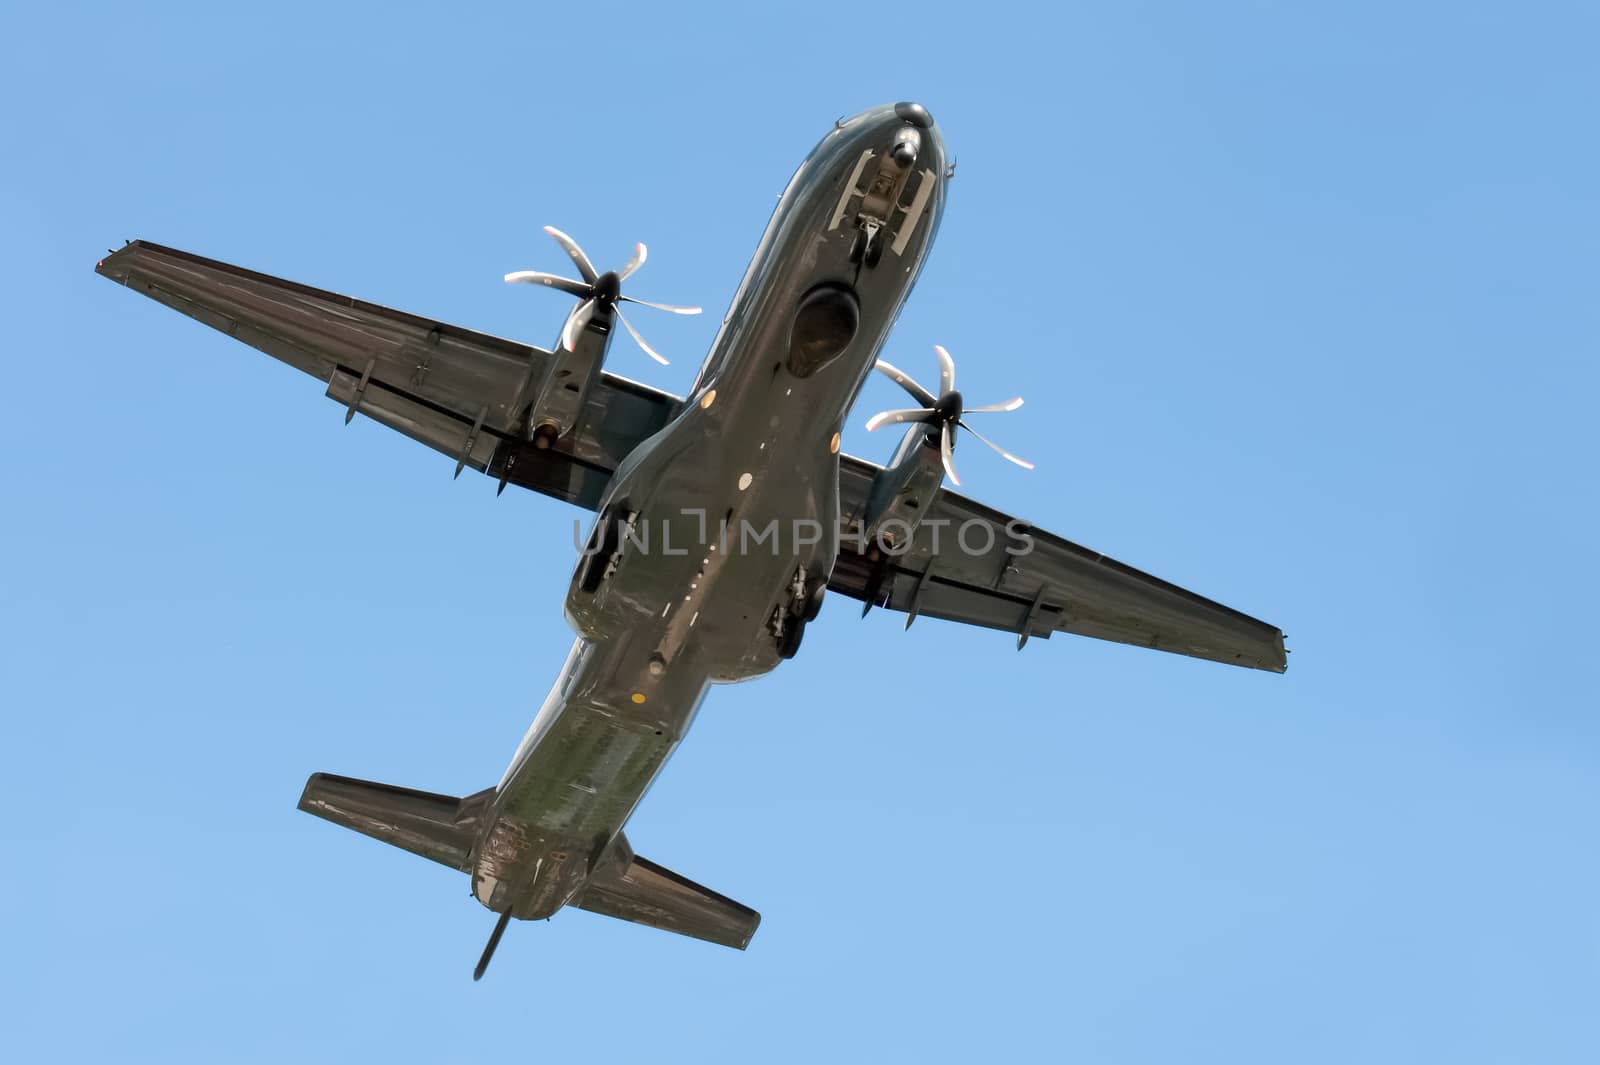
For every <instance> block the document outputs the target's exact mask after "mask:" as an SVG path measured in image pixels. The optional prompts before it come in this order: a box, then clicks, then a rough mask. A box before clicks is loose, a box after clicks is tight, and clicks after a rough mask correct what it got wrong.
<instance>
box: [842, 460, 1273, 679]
mask: <svg viewBox="0 0 1600 1065" xmlns="http://www.w3.org/2000/svg"><path fill="white" fill-rule="evenodd" d="M880 472H881V467H879V466H876V465H873V464H872V463H870V462H864V461H862V460H861V459H857V458H852V457H851V456H848V455H846V456H843V458H842V461H841V463H840V472H839V489H840V510H841V513H842V514H844V515H845V516H846V517H847V518H848V517H850V516H851V515H853V514H859V513H861V511H862V509H863V507H864V505H865V503H866V500H867V498H868V496H869V493H870V491H871V488H872V483H873V480H874V478H876V477H877V476H878V474H879V473H880ZM935 532H937V534H938V535H937V538H936V537H935V535H934V534H935ZM873 554H876V555H877V557H873ZM828 587H829V588H830V589H832V590H834V591H837V592H840V593H842V594H844V595H847V596H850V597H851V598H854V599H860V600H862V601H864V602H865V603H867V604H868V606H869V607H871V606H883V607H887V608H889V609H891V610H900V611H903V612H905V613H906V615H907V618H906V624H907V625H908V626H909V625H910V624H911V622H912V621H913V620H914V619H916V618H917V617H918V616H920V615H924V614H925V615H927V616H929V617H936V618H945V619H948V620H951V621H964V622H967V623H968V624H971V625H980V626H983V627H985V628H991V629H1003V630H1005V631H1007V632H1014V633H1016V634H1017V646H1018V647H1019V648H1020V647H1021V646H1022V645H1023V644H1025V643H1027V642H1028V639H1029V638H1030V637H1032V636H1041V637H1045V638H1049V636H1050V634H1051V633H1053V632H1071V633H1076V634H1078V635H1080V636H1092V637H1095V638H1096V639H1101V640H1112V641H1115V642H1117V643H1127V644H1133V645H1135V646H1139V647H1151V648H1154V649H1156V650H1158V651H1172V652H1174V653H1176V654H1181V655H1190V656H1192V657H1194V658H1207V659H1210V660H1212V661H1213V662H1225V663H1227V664H1229V665H1234V666H1246V667H1249V668H1252V669H1265V670H1271V671H1273V672H1277V673H1282V672H1283V671H1284V669H1285V668H1286V667H1287V665H1288V659H1287V657H1286V656H1287V652H1286V651H1285V650H1284V647H1283V633H1282V632H1280V631H1278V629H1277V627H1276V626H1274V625H1269V624H1267V623H1266V622H1264V621H1257V620H1256V619H1255V618H1252V617H1250V616H1248V615H1246V614H1241V613H1240V612H1239V611H1237V610H1233V609H1231V608H1229V607H1225V606H1223V605H1222V604H1221V603H1216V602H1212V601H1211V600H1210V599H1206V598H1205V597H1203V596H1200V595H1196V594H1195V593H1194V592H1191V591H1187V590H1185V589H1183V588H1179V587H1178V586H1177V585H1175V584H1169V583H1167V582H1166V581H1163V580H1160V579H1159V578H1156V577H1152V576H1150V575H1149V574H1147V573H1141V572H1139V571H1138V570H1136V569H1134V568H1133V567H1132V566H1128V565H1124V564H1123V563H1121V562H1118V561H1116V560H1115V559H1112V558H1107V557H1106V556H1105V555H1102V554H1100V553H1099V552H1098V551H1092V550H1090V549H1089V548H1087V547H1081V546H1079V545H1078V544H1074V543H1071V542H1069V541H1067V540H1064V539H1062V538H1061V537H1059V536H1056V535H1055V534H1053V533H1049V532H1045V531H1044V530H1042V529H1037V528H1034V527H1033V526H1032V525H1029V524H1027V523H1025V522H1022V521H1019V520H1018V519H1015V518H1012V517H1011V516H1010V515H1007V514H1003V513H1001V512H1000V511H998V510H995V509H993V508H991V507H986V506H984V505H983V504H981V503H978V502H975V501H974V500H971V499H968V498H967V497H966V496H963V495H960V494H959V493H956V492H952V491H950V490H949V489H947V488H941V489H940V490H939V491H938V492H937V493H936V494H935V495H934V497H933V500H932V501H931V502H930V503H929V505H928V507H927V512H926V513H925V514H924V516H923V518H922V521H921V523H920V524H919V525H918V526H917V529H916V533H915V535H914V536H913V537H912V539H911V541H910V543H908V544H906V545H905V548H904V550H903V552H901V553H896V554H892V555H891V554H886V553H883V552H881V551H877V552H874V551H873V550H872V547H871V545H858V544H853V543H850V542H848V541H846V542H845V543H844V544H843V545H842V546H841V548H840V552H839V559H838V562H837V564H836V565H835V566H834V570H833V576H832V578H831V579H830V580H829V583H828Z"/></svg>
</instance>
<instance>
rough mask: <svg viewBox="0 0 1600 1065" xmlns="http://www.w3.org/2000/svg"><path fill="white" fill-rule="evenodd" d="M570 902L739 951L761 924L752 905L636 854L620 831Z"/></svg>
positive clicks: (590, 910) (584, 907)
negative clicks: (599, 864) (704, 886)
mask: <svg viewBox="0 0 1600 1065" xmlns="http://www.w3.org/2000/svg"><path fill="white" fill-rule="evenodd" d="M571 905H573V906H577V907H579V908H580V909H584V910H588V911H589V912H591V913H603V914H605V915H606V916H607V917H617V918H621V919H622V920H624V921H633V922H634V923H635V924H644V925H649V926H650V927H652V928H662V929H665V930H666V931H668V932H677V933H678V934H679V935H684V936H691V937H693V938H695V939H704V940H706V941H707V942H709V943H720V944H722V945H723V946H725V947H737V948H738V949H739V950H743V949H744V948H745V947H746V946H748V945H749V943H750V937H751V936H753V935H755V934H756V926H757V925H759V924H760V923H761V915H760V914H759V913H757V912H756V911H754V910H752V909H750V907H748V906H741V905H740V904H739V903H737V902H734V901H733V900H732V899H730V898H728V897H726V896H724V895H719V894H717V893H716V892H715V891H712V890H710V889H709V888H703V887H701V886H700V885H699V884H696V883H695V882H694V881H692V880H689V879H687V878H685V877H681V876H679V875H678V874H677V873H674V872H673V871H672V870H670V869H664V868H662V867H661V866H659V865H657V864H656V863H655V862H652V861H649V860H648V859H645V858H640V857H638V856H637V855H635V854H634V853H633V848H631V847H629V846H628V841H627V840H626V839H625V838H623V837H622V836H618V837H617V840H616V842H615V843H614V844H613V845H612V847H611V850H610V852H609V853H608V854H607V858H606V862H605V864H604V865H603V866H602V867H601V868H599V869H597V870H595V872H594V875H593V876H591V877H590V878H589V882H588V883H587V884H586V885H585V886H584V888H583V890H582V891H580V892H579V893H578V895H577V897H576V898H574V899H573V900H572V902H571Z"/></svg>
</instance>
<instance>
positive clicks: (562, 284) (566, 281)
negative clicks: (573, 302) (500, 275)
mask: <svg viewBox="0 0 1600 1065" xmlns="http://www.w3.org/2000/svg"><path fill="white" fill-rule="evenodd" d="M518 282H523V283H525V284H529V285H548V286H549V287H550V288H556V289H560V290H561V291H562V292H565V293H566V294H567V295H569V296H578V297H580V298H582V297H585V296H587V295H589V293H590V291H591V289H590V286H588V285H585V284H584V283H583V282H582V281H574V280H572V279H571V278H570V277H558V276H556V275H555V274H547V273H545V272H544V271H542V270H517V271H514V272H513V273H509V274H507V275H506V284H508V285H514V284H517V283H518Z"/></svg>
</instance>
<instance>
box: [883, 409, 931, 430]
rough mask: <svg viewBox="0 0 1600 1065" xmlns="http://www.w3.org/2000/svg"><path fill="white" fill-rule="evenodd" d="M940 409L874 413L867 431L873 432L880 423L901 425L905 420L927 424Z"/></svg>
mask: <svg viewBox="0 0 1600 1065" xmlns="http://www.w3.org/2000/svg"><path fill="white" fill-rule="evenodd" d="M937 414H938V411H932V410H886V411H883V412H882V413H880V414H874V415H873V416H872V417H870V418H868V419H867V432H869V433H870V432H871V431H872V430H874V429H876V428H877V427H878V426H880V425H900V424H902V423H903V422H923V423H924V424H926V423H927V422H930V421H932V420H933V418H934V417H935V416H936V415H937Z"/></svg>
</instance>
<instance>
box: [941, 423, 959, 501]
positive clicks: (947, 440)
mask: <svg viewBox="0 0 1600 1065" xmlns="http://www.w3.org/2000/svg"><path fill="white" fill-rule="evenodd" d="M954 430H955V426H954V425H952V424H951V423H950V422H945V423H944V425H943V426H942V427H941V428H940V430H939V457H940V458H941V459H943V460H944V472H945V474H946V475H947V476H948V477H949V478H950V483H951V484H953V485H955V486H956V487H957V488H960V487H961V478H960V477H957V476H956V464H955V463H954V462H952V461H950V452H951V451H952V450H953V449H954V447H955V444H954V442H953V439H952V438H953V436H954Z"/></svg>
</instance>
